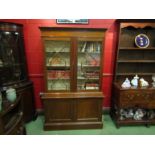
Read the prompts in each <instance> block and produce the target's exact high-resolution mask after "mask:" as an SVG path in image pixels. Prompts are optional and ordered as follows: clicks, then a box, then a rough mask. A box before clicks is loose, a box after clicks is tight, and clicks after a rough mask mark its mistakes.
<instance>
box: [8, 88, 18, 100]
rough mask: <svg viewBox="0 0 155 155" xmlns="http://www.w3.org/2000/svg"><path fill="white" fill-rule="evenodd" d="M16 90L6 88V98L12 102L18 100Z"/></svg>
mask: <svg viewBox="0 0 155 155" xmlns="http://www.w3.org/2000/svg"><path fill="white" fill-rule="evenodd" d="M16 97H17V96H16V90H15V89H13V88H9V89H7V90H6V98H7V100H8V101H10V102H14V101H15V100H16Z"/></svg>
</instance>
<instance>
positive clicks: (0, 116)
mask: <svg viewBox="0 0 155 155" xmlns="http://www.w3.org/2000/svg"><path fill="white" fill-rule="evenodd" d="M0 134H1V135H23V134H26V130H25V127H24V122H23V111H22V102H21V96H18V97H17V99H16V101H15V102H13V103H10V102H8V101H7V100H3V107H2V110H1V111H0Z"/></svg>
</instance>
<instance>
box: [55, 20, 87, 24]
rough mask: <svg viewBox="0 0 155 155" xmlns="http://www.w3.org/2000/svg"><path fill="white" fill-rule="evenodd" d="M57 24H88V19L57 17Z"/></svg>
mask: <svg viewBox="0 0 155 155" xmlns="http://www.w3.org/2000/svg"><path fill="white" fill-rule="evenodd" d="M56 23H57V24H88V19H57V20H56Z"/></svg>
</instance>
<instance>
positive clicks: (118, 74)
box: [116, 72, 155, 76]
mask: <svg viewBox="0 0 155 155" xmlns="http://www.w3.org/2000/svg"><path fill="white" fill-rule="evenodd" d="M136 74H138V75H153V74H155V72H154V73H137V72H134V73H116V76H127V75H136Z"/></svg>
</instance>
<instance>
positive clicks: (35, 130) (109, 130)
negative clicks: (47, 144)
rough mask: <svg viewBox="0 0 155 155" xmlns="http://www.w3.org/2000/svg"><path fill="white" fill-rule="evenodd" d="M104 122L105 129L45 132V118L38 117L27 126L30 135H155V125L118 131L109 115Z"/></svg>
mask: <svg viewBox="0 0 155 155" xmlns="http://www.w3.org/2000/svg"><path fill="white" fill-rule="evenodd" d="M103 121H104V127H103V129H95V130H94V129H89V130H61V131H44V130H43V122H44V117H43V116H38V118H37V119H36V120H35V121H31V122H30V123H28V124H26V130H27V134H28V135H155V125H152V126H150V127H146V126H143V125H142V126H122V127H120V128H119V129H117V128H116V127H115V124H114V123H113V121H112V120H111V118H110V116H109V115H105V116H104V118H103Z"/></svg>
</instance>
